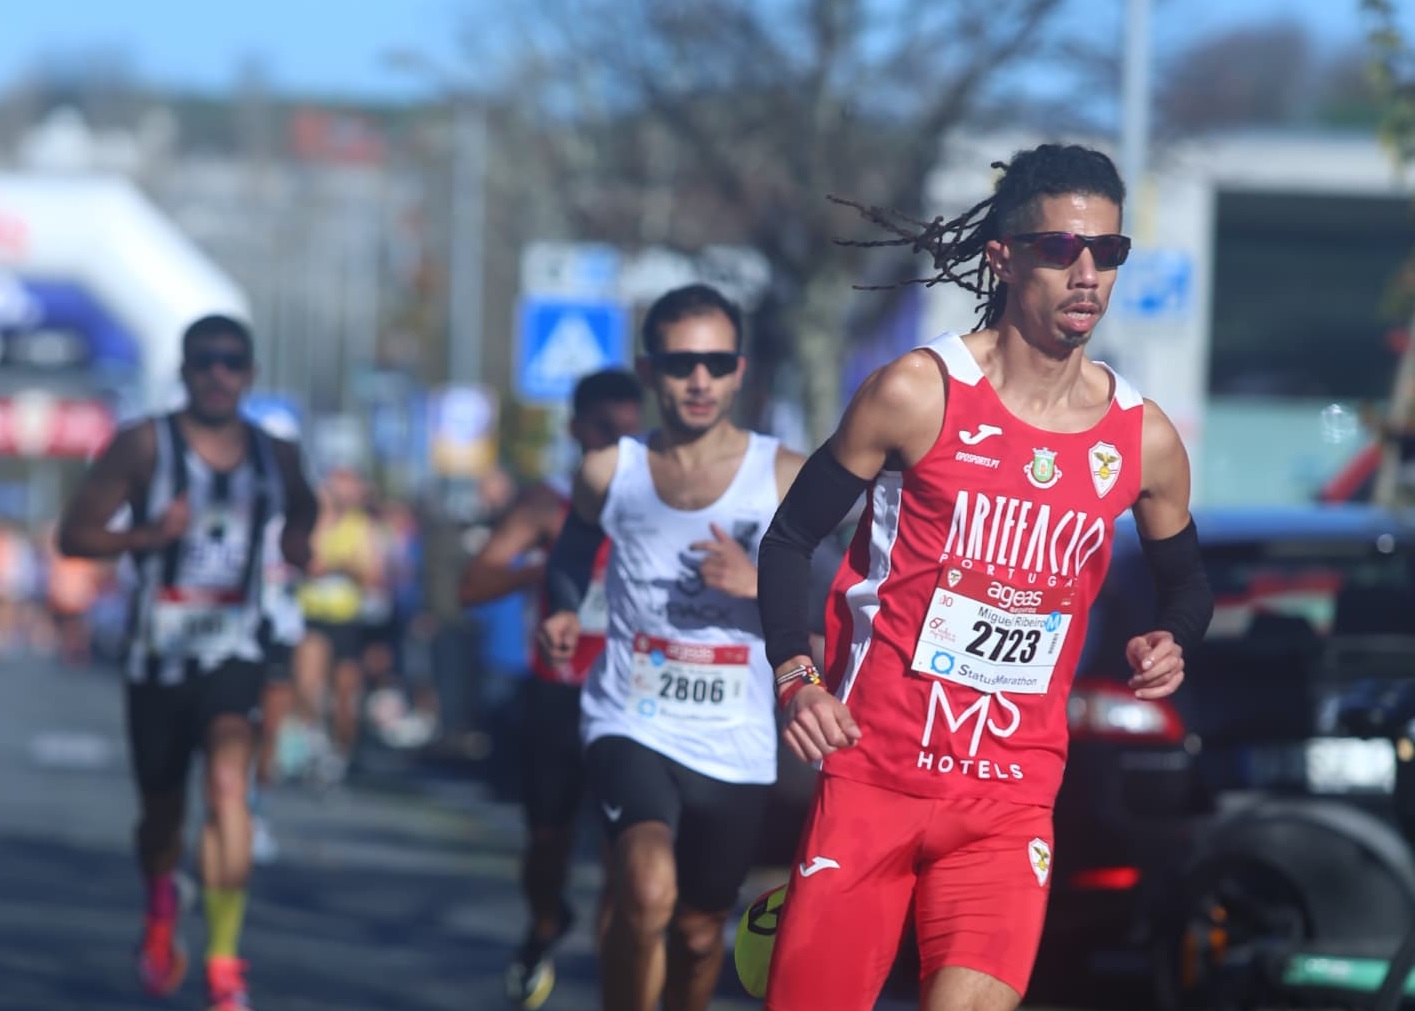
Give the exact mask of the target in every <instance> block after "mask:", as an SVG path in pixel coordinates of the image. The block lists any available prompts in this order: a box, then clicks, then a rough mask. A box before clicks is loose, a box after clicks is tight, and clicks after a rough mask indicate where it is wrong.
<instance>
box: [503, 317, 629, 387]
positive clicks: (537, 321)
mask: <svg viewBox="0 0 1415 1011" xmlns="http://www.w3.org/2000/svg"><path fill="white" fill-rule="evenodd" d="M627 326H628V314H627V313H626V312H625V310H624V307H623V306H622V305H620V304H619V303H617V302H603V301H601V302H590V301H566V300H563V299H546V298H525V299H522V301H521V326H520V334H519V340H518V342H517V349H516V391H517V393H519V394H520V396H521V397H522V398H523V399H525V400H531V401H538V400H539V401H561V400H565V399H567V398H568V397H569V396H570V394H571V393H572V392H573V391H574V389H575V382H576V381H577V380H578V379H579V378H580V377H581V376H583V375H585V374H586V373H589V372H594V371H596V370H598V369H607V368H614V367H617V366H623V365H625V364H627V363H628V360H629V359H628V348H627V346H626V345H627V342H626V340H625V337H626V330H627Z"/></svg>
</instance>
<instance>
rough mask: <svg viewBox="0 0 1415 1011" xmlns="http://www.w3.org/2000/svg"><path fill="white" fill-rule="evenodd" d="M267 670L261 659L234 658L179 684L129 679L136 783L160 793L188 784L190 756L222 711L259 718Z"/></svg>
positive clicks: (130, 738)
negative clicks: (249, 660) (255, 661)
mask: <svg viewBox="0 0 1415 1011" xmlns="http://www.w3.org/2000/svg"><path fill="white" fill-rule="evenodd" d="M265 675H266V667H265V664H263V663H250V662H248V661H245V660H232V661H230V662H228V663H224V664H222V665H221V666H220V667H217V668H216V669H215V670H212V671H207V672H205V673H202V672H200V671H195V670H194V671H189V672H188V675H187V677H186V678H185V679H184V680H183V681H182V682H181V683H179V684H175V685H164V684H158V683H157V682H156V681H144V682H132V681H130V682H128V691H127V710H128V713H127V715H128V721H127V722H128V751H129V756H130V758H131V760H132V765H133V775H134V776H135V777H136V779H137V781H138V788H139V789H140V790H141V791H142V792H143V793H145V794H158V793H171V792H175V791H177V790H180V789H182V788H183V787H185V786H186V783H187V774H188V772H189V771H190V769H191V765H192V756H193V755H194V754H196V753H197V752H198V751H199V750H201V748H202V747H203V746H204V745H205V744H206V733H207V730H208V729H209V728H210V727H211V724H212V723H213V722H214V721H215V720H216V718H217V717H218V716H227V715H232V714H234V715H237V716H243V717H245V718H246V719H248V720H250V721H251V722H252V723H255V722H258V721H259V719H260V699H261V692H262V691H263V690H264V688H265Z"/></svg>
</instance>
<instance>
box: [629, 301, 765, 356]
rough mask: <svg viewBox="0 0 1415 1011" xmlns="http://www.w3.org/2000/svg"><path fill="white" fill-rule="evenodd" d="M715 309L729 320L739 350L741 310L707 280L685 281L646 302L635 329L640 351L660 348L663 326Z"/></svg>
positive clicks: (740, 341)
mask: <svg viewBox="0 0 1415 1011" xmlns="http://www.w3.org/2000/svg"><path fill="white" fill-rule="evenodd" d="M715 312H720V313H722V315H724V316H726V317H727V321H728V322H729V323H731V324H732V333H733V336H734V337H735V338H736V343H737V347H736V349H737V350H738V351H741V350H742V310H741V308H740V307H739V306H738V305H737V303H736V302H734V301H732V300H731V299H730V298H728V297H727V296H726V295H724V294H723V293H722V292H720V291H718V290H717V289H716V288H714V287H713V286H712V285H710V284H687V285H684V286H683V287H681V288H674V289H673V290H672V291H669V292H665V293H664V294H662V295H660V296H659V297H658V299H657V300H656V301H655V302H654V303H653V305H651V306H649V311H648V313H647V314H646V315H645V316H644V323H643V326H642V327H640V329H639V335H640V338H641V340H642V341H643V347H644V354H646V355H652V354H656V353H658V352H659V351H661V350H662V349H663V330H664V328H665V327H667V326H670V325H672V324H674V323H677V322H679V321H680V320H685V319H690V318H692V317H694V316H711V315H712V314H713V313H715Z"/></svg>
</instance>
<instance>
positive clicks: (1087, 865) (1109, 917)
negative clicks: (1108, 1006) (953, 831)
mask: <svg viewBox="0 0 1415 1011" xmlns="http://www.w3.org/2000/svg"><path fill="white" fill-rule="evenodd" d="M1196 520H1197V522H1198V525H1199V532H1200V540H1201V544H1202V550H1203V555H1204V564H1205V569H1206V571H1207V573H1208V577H1209V581H1210V584H1211V586H1212V588H1213V591H1214V598H1215V610H1214V619H1213V622H1212V623H1211V625H1210V628H1209V633H1208V635H1207V637H1206V639H1205V641H1204V642H1203V644H1202V645H1201V647H1200V648H1199V649H1198V650H1197V651H1196V652H1195V655H1193V656H1190V657H1188V658H1187V663H1186V668H1187V671H1188V677H1187V679H1186V682H1185V684H1184V686H1183V687H1182V688H1181V690H1180V691H1179V692H1178V693H1177V694H1176V695H1175V696H1173V697H1172V699H1170V700H1167V701H1166V702H1164V703H1159V704H1144V703H1137V702H1136V701H1135V700H1134V699H1133V696H1131V695H1130V694H1129V693H1128V692H1126V691H1125V690H1124V682H1125V680H1126V679H1127V678H1128V677H1129V671H1128V669H1127V668H1126V664H1125V661H1124V645H1125V642H1126V640H1127V639H1129V638H1130V637H1131V636H1132V635H1135V634H1136V633H1138V632H1140V631H1143V630H1145V629H1147V628H1149V627H1150V625H1151V623H1152V616H1153V614H1154V609H1155V602H1154V596H1153V591H1152V588H1151V586H1150V580H1149V576H1148V573H1147V571H1146V569H1145V565H1144V560H1143V557H1142V556H1141V554H1140V552H1139V543H1138V540H1137V539H1136V538H1135V535H1134V530H1133V525H1127V527H1126V528H1123V531H1122V533H1121V534H1119V535H1118V538H1117V540H1118V544H1117V550H1116V555H1115V560H1114V562H1113V564H1112V568H1111V572H1110V574H1109V577H1108V578H1107V580H1106V584H1105V587H1104V589H1103V591H1102V593H1101V596H1100V598H1099V599H1098V601H1097V605H1096V608H1095V610H1094V611H1093V613H1092V623H1091V627H1090V630H1089V634H1088V637H1087V645H1086V649H1085V652H1084V654H1083V657H1082V662H1081V666H1080V668H1079V672H1078V678H1077V683H1076V687H1075V689H1074V690H1073V694H1072V699H1071V707H1070V711H1071V715H1072V747H1071V757H1070V760H1069V762H1068V766H1067V775H1066V779H1065V781H1064V783H1063V786H1062V790H1061V794H1060V796H1059V797H1058V799H1057V810H1056V820H1057V826H1056V836H1057V840H1056V843H1057V844H1056V878H1055V879H1054V881H1053V893H1052V903H1051V910H1050V916H1049V919H1048V924H1047V932H1046V936H1045V939H1044V942H1043V951H1042V958H1041V960H1040V963H1039V966H1038V971H1037V975H1036V987H1037V992H1038V993H1042V994H1045V993H1048V992H1051V993H1057V992H1060V991H1067V990H1071V991H1075V990H1077V989H1078V988H1082V989H1084V990H1085V991H1088V992H1089V993H1100V992H1101V991H1104V990H1107V989H1112V984H1120V983H1122V982H1125V981H1129V982H1131V983H1133V984H1135V985H1137V986H1140V987H1145V988H1148V987H1150V986H1151V985H1152V984H1153V982H1154V981H1155V980H1156V979H1157V978H1158V979H1160V980H1161V984H1162V985H1163V986H1168V987H1170V988H1173V987H1175V986H1180V985H1182V981H1181V980H1179V979H1177V978H1169V979H1166V978H1165V977H1175V976H1177V975H1184V974H1186V973H1191V974H1192V972H1193V968H1192V966H1186V965H1185V964H1184V963H1185V959H1186V958H1192V953H1190V955H1189V956H1186V954H1185V952H1184V951H1182V950H1178V946H1183V945H1184V944H1186V943H1187V942H1186V938H1184V937H1183V936H1174V935H1173V933H1172V932H1171V931H1170V929H1169V918H1168V916H1167V911H1168V910H1169V909H1171V908H1172V907H1173V906H1174V905H1175V903H1176V902H1178V903H1182V902H1184V901H1185V896H1184V894H1183V893H1184V891H1185V890H1186V889H1188V888H1190V886H1191V884H1192V883H1191V882H1190V881H1188V880H1186V878H1185V875H1186V874H1187V873H1188V868H1189V867H1190V865H1191V856H1192V854H1193V852H1194V851H1195V848H1196V847H1202V846H1203V845H1205V844H1206V843H1207V842H1208V840H1209V838H1210V836H1211V834H1212V833H1213V832H1214V831H1215V829H1216V827H1217V826H1220V825H1225V824H1226V823H1227V820H1228V819H1229V818H1231V816H1232V814H1233V813H1234V812H1236V811H1241V810H1243V809H1245V808H1247V807H1250V806H1251V805H1254V804H1258V803H1260V802H1264V801H1271V800H1273V799H1287V800H1299V801H1300V800H1303V799H1310V800H1314V801H1315V800H1318V799H1321V800H1330V799H1333V798H1338V799H1340V800H1341V802H1342V803H1344V804H1347V805H1350V806H1352V807H1355V808H1359V809H1362V810H1364V811H1366V812H1370V813H1374V814H1376V815H1377V816H1379V817H1380V818H1382V819H1385V820H1386V821H1387V822H1388V823H1390V822H1391V820H1392V819H1393V818H1394V816H1395V809H1394V807H1393V805H1392V803H1391V797H1392V793H1393V790H1394V786H1395V771H1396V755H1395V747H1394V743H1393V741H1391V740H1390V739H1388V738H1381V737H1377V736H1367V735H1365V734H1357V733H1355V732H1352V730H1351V729H1350V728H1349V727H1348V726H1345V725H1344V724H1343V721H1342V720H1341V719H1340V718H1339V714H1340V713H1341V712H1342V710H1343V708H1345V707H1349V705H1350V704H1351V702H1352V700H1353V699H1354V698H1359V697H1360V695H1361V693H1362V692H1365V691H1369V689H1370V686H1371V685H1372V684H1379V683H1382V682H1386V683H1390V682H1394V681H1398V680H1400V679H1409V678H1411V677H1412V675H1415V592H1412V591H1415V517H1411V516H1405V517H1399V516H1396V515H1393V514H1390V513H1387V512H1384V511H1381V510H1378V509H1374V508H1371V507H1367V506H1322V505H1314V506H1299V507H1291V508H1281V509H1254V508H1245V509H1223V510H1219V509H1214V510H1206V511H1202V512H1199V513H1198V515H1197V516H1196ZM1348 884H1349V882H1348ZM1370 912H1371V914H1372V915H1374V910H1371V911H1370ZM1115 992H1117V993H1125V992H1126V991H1125V989H1124V988H1115ZM1064 995H1066V996H1072V995H1074V994H1064ZM1129 999H1132V1000H1133V999H1134V998H1133V994H1132V995H1130V998H1129Z"/></svg>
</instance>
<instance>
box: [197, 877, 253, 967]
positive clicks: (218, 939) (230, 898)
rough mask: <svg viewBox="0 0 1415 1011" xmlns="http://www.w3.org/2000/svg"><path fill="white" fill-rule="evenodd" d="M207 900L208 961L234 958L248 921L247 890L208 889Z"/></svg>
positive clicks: (204, 894) (205, 895)
mask: <svg viewBox="0 0 1415 1011" xmlns="http://www.w3.org/2000/svg"><path fill="white" fill-rule="evenodd" d="M203 897H204V898H205V900H206V937H207V941H206V957H207V958H235V957H236V948H237V945H238V944H239V943H240V940H241V921H242V920H244V919H245V917H246V890H245V889H244V888H208V889H206V890H205V891H204V892H203Z"/></svg>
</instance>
